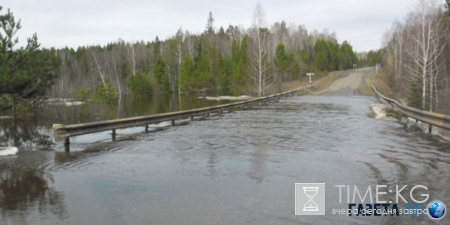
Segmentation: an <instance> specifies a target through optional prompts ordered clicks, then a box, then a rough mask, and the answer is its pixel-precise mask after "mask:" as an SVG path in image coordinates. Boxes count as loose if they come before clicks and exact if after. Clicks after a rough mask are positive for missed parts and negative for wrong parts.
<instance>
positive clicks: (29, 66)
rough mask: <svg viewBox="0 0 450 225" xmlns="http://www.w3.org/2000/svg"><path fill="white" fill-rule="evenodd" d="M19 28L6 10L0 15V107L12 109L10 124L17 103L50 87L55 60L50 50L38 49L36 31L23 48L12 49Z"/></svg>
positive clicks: (31, 98)
mask: <svg viewBox="0 0 450 225" xmlns="http://www.w3.org/2000/svg"><path fill="white" fill-rule="evenodd" d="M1 9H2V8H1V7H0V10H1ZM20 28H21V25H20V20H19V21H16V19H15V17H14V15H13V13H11V11H10V10H9V9H8V12H7V13H6V14H4V15H0V102H1V108H3V109H12V112H13V117H14V124H16V123H17V111H16V109H17V106H18V105H19V104H20V103H27V102H31V101H32V100H34V99H36V98H38V97H42V96H45V95H46V94H47V91H48V90H49V88H51V87H52V85H53V83H54V79H55V77H56V75H55V68H56V63H57V61H56V59H55V56H54V53H53V54H52V52H49V51H42V50H40V49H39V46H40V44H39V42H38V38H37V35H36V34H34V35H33V36H32V37H31V38H29V39H28V40H27V45H26V47H21V48H18V49H15V46H16V44H18V43H19V39H18V38H17V37H15V35H16V34H17V32H18V31H19V30H20Z"/></svg>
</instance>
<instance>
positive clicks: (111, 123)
mask: <svg viewBox="0 0 450 225" xmlns="http://www.w3.org/2000/svg"><path fill="white" fill-rule="evenodd" d="M312 87H314V84H309V85H307V86H305V87H301V88H298V89H295V90H293V91H287V92H283V93H279V94H275V95H269V96H265V97H259V98H254V99H251V100H247V101H241V102H235V103H229V104H224V105H218V106H212V107H206V108H200V109H191V110H185V111H178V112H169V113H163V114H155V115H149V116H139V117H130V118H123V119H116V120H106V121H99V122H91V123H82V124H71V125H64V124H53V136H54V138H55V141H64V144H65V145H66V146H69V144H70V140H69V138H70V137H73V136H79V135H84V134H90V133H97V132H101V131H107V130H112V140H113V141H114V140H115V136H116V129H121V128H127V127H136V126H145V130H146V131H147V130H148V125H149V124H154V123H160V122H165V121H172V125H175V120H178V119H185V118H189V117H190V118H191V120H193V118H194V116H201V115H206V116H208V115H209V113H214V112H219V113H222V112H223V110H229V109H233V108H236V107H240V106H247V105H251V104H254V103H259V102H264V101H268V100H272V99H276V98H280V97H283V96H286V97H287V96H289V95H291V94H293V93H296V92H301V91H303V90H305V89H309V88H312Z"/></svg>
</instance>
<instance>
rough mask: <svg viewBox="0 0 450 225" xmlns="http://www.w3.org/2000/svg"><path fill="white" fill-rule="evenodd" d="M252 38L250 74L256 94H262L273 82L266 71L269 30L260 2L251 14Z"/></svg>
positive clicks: (267, 66)
mask: <svg viewBox="0 0 450 225" xmlns="http://www.w3.org/2000/svg"><path fill="white" fill-rule="evenodd" d="M250 33H251V36H252V38H253V44H252V49H251V53H250V58H251V59H250V61H251V65H250V68H251V72H250V76H251V78H252V80H253V81H254V84H255V89H256V91H257V93H258V96H263V95H264V93H265V89H266V85H267V84H270V83H272V82H273V79H271V76H270V75H269V74H268V73H267V72H268V70H269V61H268V60H269V41H270V38H269V35H270V34H269V30H268V29H267V23H266V16H265V13H264V10H263V8H262V6H261V4H260V3H258V4H257V5H256V8H255V12H254V15H253V28H252V29H251V32H250Z"/></svg>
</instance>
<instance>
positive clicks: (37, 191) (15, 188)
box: [0, 163, 68, 224]
mask: <svg viewBox="0 0 450 225" xmlns="http://www.w3.org/2000/svg"><path fill="white" fill-rule="evenodd" d="M53 182H54V181H53V178H52V176H51V175H50V174H48V173H45V172H44V171H42V170H39V169H35V168H23V167H21V166H14V165H8V163H5V164H1V165H0V215H1V218H2V223H3V222H6V224H8V222H11V224H18V223H23V222H24V221H27V217H28V216H29V215H33V214H36V213H38V214H39V215H47V216H51V215H53V216H55V217H56V219H58V220H62V219H64V218H67V217H68V213H67V211H66V208H65V204H64V196H63V194H62V193H60V192H58V191H56V190H55V189H54V188H52V187H50V185H49V184H51V183H53Z"/></svg>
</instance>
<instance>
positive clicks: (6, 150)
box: [0, 147, 19, 156]
mask: <svg viewBox="0 0 450 225" xmlns="http://www.w3.org/2000/svg"><path fill="white" fill-rule="evenodd" d="M18 152H19V149H18V148H16V147H0V156H9V155H16V154H17V153H18Z"/></svg>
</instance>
